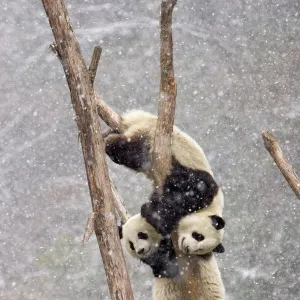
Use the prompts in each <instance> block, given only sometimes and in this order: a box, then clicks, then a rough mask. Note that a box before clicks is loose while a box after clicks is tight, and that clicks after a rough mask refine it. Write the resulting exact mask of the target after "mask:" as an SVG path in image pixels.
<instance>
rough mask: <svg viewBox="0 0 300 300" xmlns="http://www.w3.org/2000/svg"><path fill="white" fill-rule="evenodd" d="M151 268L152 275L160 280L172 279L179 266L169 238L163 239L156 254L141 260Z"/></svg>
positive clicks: (176, 273)
mask: <svg viewBox="0 0 300 300" xmlns="http://www.w3.org/2000/svg"><path fill="white" fill-rule="evenodd" d="M141 261H142V262H144V263H145V264H147V265H149V266H150V267H151V268H152V271H153V275H154V276H155V277H160V278H174V277H175V276H177V275H178V274H179V266H178V262H177V259H176V253H175V250H174V247H173V243H172V240H171V238H163V239H162V241H161V242H160V244H159V247H158V249H157V251H156V252H154V253H153V254H151V255H150V256H148V257H146V258H143V259H141Z"/></svg>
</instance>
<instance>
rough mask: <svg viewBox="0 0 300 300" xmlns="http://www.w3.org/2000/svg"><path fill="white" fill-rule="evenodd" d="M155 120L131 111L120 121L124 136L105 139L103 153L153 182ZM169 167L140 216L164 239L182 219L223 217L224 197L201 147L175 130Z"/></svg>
mask: <svg viewBox="0 0 300 300" xmlns="http://www.w3.org/2000/svg"><path fill="white" fill-rule="evenodd" d="M156 121H157V117H155V116H153V115H152V114H150V113H147V112H143V111H131V112H129V113H127V114H125V115H124V116H123V117H122V119H121V122H122V128H125V130H124V132H122V133H116V132H112V133H110V134H109V135H108V136H107V137H106V138H105V151H106V153H107V154H108V156H109V157H110V158H111V159H112V160H113V161H114V162H115V163H117V164H121V165H124V166H126V167H128V168H130V169H132V170H134V171H136V172H142V173H144V174H146V176H148V177H149V178H150V179H152V180H153V179H154V175H153V170H152V153H153V147H154V137H155V130H156ZM171 155H172V165H171V169H170V170H169V172H168V175H167V177H166V178H165V180H164V183H163V188H162V193H160V194H158V192H157V190H156V189H155V188H154V191H153V193H152V195H151V197H150V201H149V202H148V203H145V204H144V205H143V206H142V207H141V215H142V217H144V218H145V219H146V220H147V222H148V223H150V224H151V225H152V226H153V227H154V228H155V229H156V230H157V231H158V232H159V233H161V234H162V235H163V236H166V235H169V234H171V232H172V231H173V230H174V228H175V226H176V225H177V224H178V222H179V220H181V218H182V217H184V216H186V215H188V214H190V213H192V212H196V211H198V210H200V209H206V210H209V211H210V212H211V215H217V216H220V217H221V216H222V212H223V205H224V200H223V194H222V191H221V189H220V188H219V187H218V185H217V183H216V182H215V180H214V178H213V173H212V170H211V168H210V166H209V163H208V161H207V159H206V156H205V154H204V152H203V150H202V149H201V147H200V146H199V145H198V144H197V143H196V142H195V141H194V140H193V139H192V138H191V137H189V136H188V135H187V134H185V133H183V132H182V131H180V130H179V129H178V128H177V127H176V126H174V129H173V133H172V143H171Z"/></svg>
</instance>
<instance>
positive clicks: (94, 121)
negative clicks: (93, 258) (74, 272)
mask: <svg viewBox="0 0 300 300" xmlns="http://www.w3.org/2000/svg"><path fill="white" fill-rule="evenodd" d="M42 3H43V5H44V8H45V11H46V13H47V16H48V19H49V23H50V26H51V28H52V32H53V35H54V38H55V41H56V46H57V52H58V55H59V57H60V60H61V62H62V65H63V68H64V71H65V74H66V78H67V81H68V85H69V89H70V94H71V101H72V104H73V108H74V110H75V112H76V121H77V126H78V129H79V131H80V133H81V134H80V138H81V145H82V151H83V156H84V162H85V167H86V173H87V178H88V183H89V189H90V194H91V199H92V206H93V210H94V211H96V212H97V217H95V233H96V237H97V241H98V245H99V248H100V252H101V256H102V260H103V264H104V268H105V272H106V277H107V281H108V286H109V290H110V294H111V298H112V299H113V300H132V299H133V293H132V289H131V285H130V281H129V276H128V273H127V270H126V265H125V260H124V256H123V252H122V250H121V243H120V239H119V234H118V230H117V226H116V217H115V213H114V210H113V205H112V203H113V193H112V189H111V186H110V181H109V176H108V168H107V164H106V160H105V153H104V142H103V139H102V136H101V135H100V134H99V130H100V129H99V128H100V127H99V125H100V124H99V119H98V115H97V107H96V104H95V103H94V98H95V95H94V91H93V87H92V84H91V80H90V74H89V71H88V69H87V67H86V65H85V63H84V60H83V57H82V55H81V51H80V47H79V44H78V42H77V40H76V38H75V35H74V32H73V29H72V27H71V24H70V22H69V16H68V12H67V10H66V7H65V3H64V1H63V0H42ZM104 200H105V201H104ZM96 204H97V205H96ZM95 206H97V207H95ZM109 253H113V254H114V255H113V257H112V256H111V255H109Z"/></svg>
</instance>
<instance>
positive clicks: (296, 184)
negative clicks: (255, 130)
mask: <svg viewBox="0 0 300 300" xmlns="http://www.w3.org/2000/svg"><path fill="white" fill-rule="evenodd" d="M262 137H263V140H264V144H265V148H266V149H267V150H268V152H269V153H270V155H271V156H272V158H273V159H274V162H275V164H276V165H277V167H278V168H279V170H280V172H281V173H282V175H283V176H284V178H285V179H286V181H287V182H288V184H289V185H290V187H291V188H292V190H293V191H294V193H295V194H296V196H297V197H298V198H299V199H300V180H299V178H298V176H297V175H296V173H295V171H294V169H293V167H292V166H291V165H290V164H289V162H288V160H287V159H286V158H285V156H284V155H283V153H282V151H281V148H280V146H279V144H278V142H277V140H276V138H275V137H274V135H273V134H272V133H271V132H269V131H263V132H262Z"/></svg>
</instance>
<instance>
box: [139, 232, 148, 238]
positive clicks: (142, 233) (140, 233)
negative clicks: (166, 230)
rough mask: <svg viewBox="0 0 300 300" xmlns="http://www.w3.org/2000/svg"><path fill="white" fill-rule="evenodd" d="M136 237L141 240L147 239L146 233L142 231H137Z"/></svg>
mask: <svg viewBox="0 0 300 300" xmlns="http://www.w3.org/2000/svg"><path fill="white" fill-rule="evenodd" d="M138 238H139V239H141V240H147V239H148V234H147V233H144V232H139V233H138Z"/></svg>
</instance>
